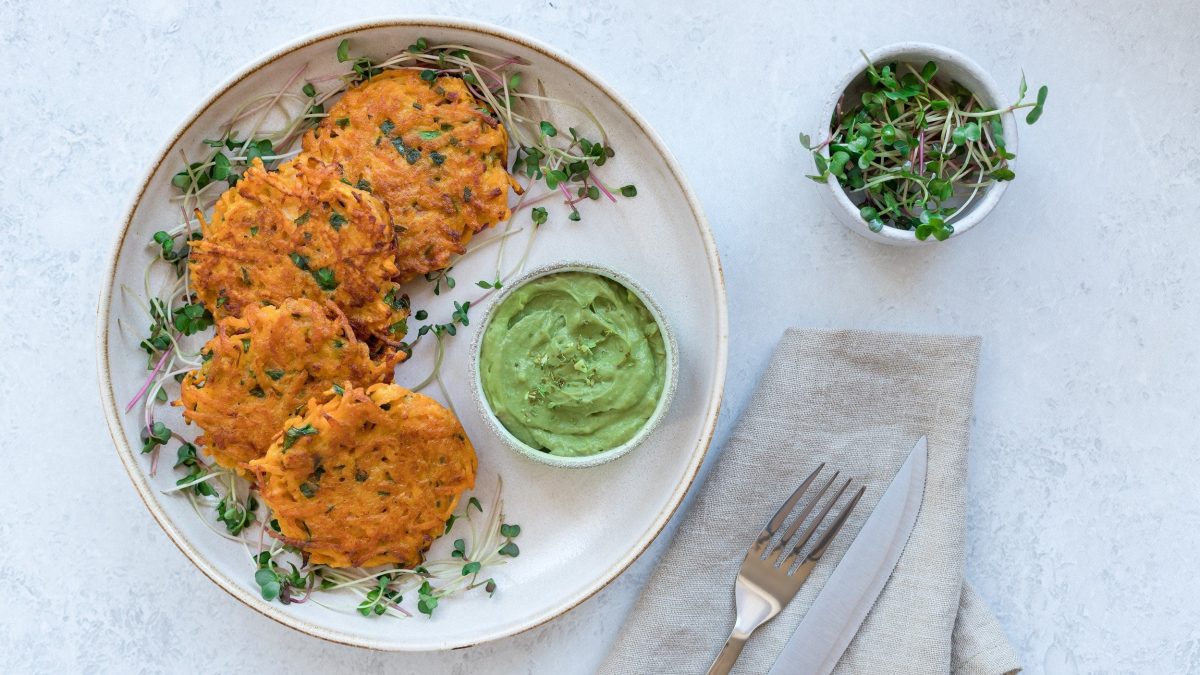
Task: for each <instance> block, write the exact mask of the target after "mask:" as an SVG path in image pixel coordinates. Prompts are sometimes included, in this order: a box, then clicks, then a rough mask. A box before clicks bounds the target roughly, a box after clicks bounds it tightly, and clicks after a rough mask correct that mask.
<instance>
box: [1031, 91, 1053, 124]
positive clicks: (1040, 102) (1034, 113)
mask: <svg viewBox="0 0 1200 675" xmlns="http://www.w3.org/2000/svg"><path fill="white" fill-rule="evenodd" d="M1049 93H1050V88H1049V87H1047V86H1046V85H1044V84H1043V85H1042V87H1041V88H1040V89H1038V95H1037V104H1036V105H1034V106H1033V110H1030V111H1029V114H1028V115H1026V116H1025V123H1026V124H1034V123H1036V122H1037V121H1038V120H1039V119H1041V118H1042V109H1043V108H1044V107H1045V105H1046V95H1047V94H1049Z"/></svg>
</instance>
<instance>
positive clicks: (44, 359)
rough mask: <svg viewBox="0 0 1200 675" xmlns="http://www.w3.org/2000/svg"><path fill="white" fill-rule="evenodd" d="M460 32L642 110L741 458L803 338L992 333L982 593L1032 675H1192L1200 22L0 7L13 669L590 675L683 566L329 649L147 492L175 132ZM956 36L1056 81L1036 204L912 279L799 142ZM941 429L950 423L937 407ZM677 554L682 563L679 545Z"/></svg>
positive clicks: (7, 573)
mask: <svg viewBox="0 0 1200 675" xmlns="http://www.w3.org/2000/svg"><path fill="white" fill-rule="evenodd" d="M430 12H433V13H441V14H447V15H456V16H463V17H471V18H477V19H481V20H486V21H491V22H494V23H497V24H500V25H503V26H507V27H510V28H514V29H517V30H520V31H524V32H526V33H528V34H530V35H532V36H535V37H537V38H540V39H542V40H544V41H546V42H549V43H551V44H554V45H556V46H558V47H560V48H561V49H563V50H565V51H567V52H568V53H570V54H571V55H573V56H575V57H576V58H577V59H579V60H580V61H582V62H583V63H585V64H587V65H588V66H589V67H591V68H593V69H594V70H595V71H596V72H597V73H599V74H600V76H601V77H603V78H604V79H606V80H607V81H608V82H610V83H611V84H613V85H614V86H615V87H616V88H617V89H618V90H619V91H621V92H622V93H623V94H624V95H625V96H627V97H628V98H629V100H631V101H632V102H633V104H634V105H635V106H636V107H638V109H639V110H641V112H642V113H643V114H644V115H645V116H646V117H647V118H648V119H649V120H650V122H651V123H652V124H653V125H654V126H655V127H656V128H657V129H658V130H659V132H660V133H661V134H662V135H663V137H664V138H665V139H666V141H667V143H668V145H669V146H670V147H671V148H673V150H674V152H675V153H676V155H677V157H678V158H679V160H680V161H681V162H682V164H683V166H684V168H685V170H686V172H687V173H688V175H689V176H690V178H691V181H692V184H693V186H694V188H695V189H696V191H697V193H698V194H699V196H700V199H701V201H702V202H703V205H704V207H705V209H706V211H707V214H708V216H709V218H710V220H711V221H712V225H713V229H714V231H715V234H716V238H717V242H718V244H719V246H720V250H721V253H722V258H723V262H724V265H725V270H726V274H727V281H728V285H729V309H730V319H731V325H732V331H731V332H732V334H731V351H730V369H729V384H728V390H727V397H726V401H727V404H726V409H725V411H724V414H723V418H722V423H721V427H720V436H719V439H718V440H720V439H723V438H724V437H725V436H726V434H727V432H728V430H729V428H730V425H731V423H732V422H733V420H734V419H735V417H736V416H737V414H738V413H739V411H740V410H741V408H742V406H743V405H744V404H745V402H746V399H747V397H748V395H749V394H750V392H751V390H752V387H753V386H754V383H755V381H756V379H757V378H758V375H759V373H760V370H761V369H762V368H763V367H765V364H766V361H767V358H768V355H769V354H770V352H771V348H772V346H773V345H774V343H775V342H776V340H777V339H778V337H779V335H780V334H781V332H782V331H783V329H784V328H785V327H787V326H792V325H796V326H807V327H857V328H880V329H898V330H916V331H930V332H937V331H942V332H961V333H978V334H981V335H983V337H984V342H983V354H982V363H981V369H980V373H979V387H978V399H977V404H976V411H977V412H976V419H975V428H974V433H973V447H972V458H971V462H972V466H971V473H970V495H971V496H970V507H969V508H970V510H969V513H968V520H969V525H970V531H969V536H968V540H969V545H968V546H969V550H968V564H967V571H968V574H969V576H970V577H971V578H972V580H973V581H974V583H975V584H976V586H977V588H978V589H979V591H980V592H981V594H982V595H983V596H984V597H985V598H987V599H988V601H989V602H990V603H991V604H992V605H993V606H994V607H995V609H996V611H997V612H998V614H999V616H1000V618H1001V620H1002V622H1003V623H1004V625H1005V626H1006V627H1007V629H1008V631H1009V633H1010V635H1011V637H1012V639H1013V641H1014V643H1015V644H1016V647H1017V649H1018V651H1019V653H1020V654H1021V656H1022V658H1023V659H1024V661H1025V663H1026V665H1027V667H1028V672H1033V673H1040V672H1048V673H1074V672H1081V673H1082V672H1101V671H1105V672H1142V673H1178V672H1191V673H1196V672H1200V575H1197V574H1196V573H1195V570H1196V561H1197V560H1198V559H1200V527H1198V524H1200V500H1198V499H1197V485H1198V484H1200V462H1198V461H1197V458H1196V456H1195V455H1196V453H1197V449H1198V448H1197V445H1198V444H1197V441H1196V439H1197V433H1196V429H1197V416H1198V415H1197V413H1198V412H1200V402H1198V401H1200V380H1198V377H1197V376H1198V375H1200V370H1198V368H1197V365H1198V364H1197V344H1198V343H1197V339H1196V332H1197V328H1198V327H1200V326H1198V323H1200V322H1198V320H1197V315H1198V310H1200V254H1198V253H1197V252H1196V250H1195V241H1196V236H1195V231H1196V227H1197V225H1196V218H1197V212H1198V207H1200V198H1198V197H1197V194H1198V193H1200V191H1198V188H1200V186H1198V185H1197V183H1198V175H1200V159H1198V158H1197V157H1198V156H1200V140H1198V139H1200V136H1198V135H1197V133H1196V129H1197V128H1198V124H1197V123H1198V122H1200V89H1198V88H1197V87H1196V86H1195V85H1194V83H1193V78H1194V72H1195V69H1196V62H1197V58H1196V57H1197V55H1198V51H1197V50H1198V48H1197V46H1196V34H1197V30H1198V29H1200V5H1197V4H1195V3H1194V2H1190V1H1189V0H1174V1H1163V2H1142V3H1132V2H1131V3H1119V2H1113V1H1111V0H1096V1H1090V0H1076V1H1061V0H1043V1H1042V2H1038V3H1033V2H1018V1H1014V0H1001V1H991V2H959V3H943V2H939V3H916V2H903V1H897V2H882V1H881V0H859V1H858V2H853V3H845V2H823V3H798V2H761V3H744V2H743V3H721V2H709V1H698V2H689V3H686V4H685V3H677V4H672V5H670V6H667V5H666V3H662V4H654V3H649V2H644V1H643V2H632V1H623V2H617V3H594V2H570V1H569V0H554V1H553V2H532V1H526V0H512V1H510V2H507V3H483V2H476V3H469V2H458V1H451V2H443V3H436V4H435V3H430V2H421V3H401V2H379V1H375V0H360V1H359V2H355V3H321V2H313V1H305V2H265V3H240V2H228V1H226V2H221V1H217V2H147V3H131V2H127V1H124V0H115V1H112V2H89V3H82V2H79V3H74V4H71V5H69V4H67V3H40V2H39V3H34V2H15V3H14V2H10V1H4V2H0V65H2V68H3V71H2V72H0V100H2V101H4V111H3V114H2V117H0V119H2V120H3V121H0V166H2V168H0V298H2V299H3V310H0V345H3V349H2V351H0V429H2V432H3V433H2V434H0V438H2V439H3V440H0V447H2V452H0V470H2V472H3V475H4V478H5V480H4V482H3V487H0V542H3V543H2V544H0V571H2V573H3V584H2V585H0V670H3V671H5V672H25V671H47V672H75V671H86V672H139V671H145V672H163V671H180V670H184V669H197V670H198V669H203V670H205V671H209V672H232V671H241V672H250V671H255V672H355V673H365V672H374V671H387V672H425V673H521V672H536V673H584V672H589V671H590V670H591V669H592V668H593V667H594V665H595V664H596V663H598V661H599V659H600V657H601V655H602V654H603V653H604V652H605V651H606V650H607V649H608V646H609V643H610V641H611V640H612V639H613V636H614V635H615V633H616V630H617V628H618V626H619V625H620V624H621V622H622V620H623V617H624V615H625V613H626V611H627V609H628V608H629V607H630V605H631V603H632V601H633V599H634V597H635V596H636V595H637V593H638V588H639V585H640V584H641V583H642V582H643V581H644V580H645V578H646V576H647V574H648V571H649V570H650V567H651V565H653V562H654V558H655V557H656V555H657V553H658V551H660V550H661V546H656V547H655V549H653V551H652V553H651V554H650V555H648V556H646V557H644V558H643V559H642V560H641V561H640V562H639V563H637V564H636V565H635V566H634V567H633V568H632V569H631V570H630V571H629V572H627V573H626V574H625V575H623V576H622V577H621V578H620V579H619V580H618V581H617V582H616V583H614V584H613V585H612V586H611V587H610V588H608V589H607V590H606V591H604V592H602V593H601V594H600V595H598V596H597V597H595V598H594V599H592V600H590V601H588V602H587V603H585V604H584V605H583V606H581V607H579V608H577V609H576V610H574V611H572V612H571V613H570V614H568V615H567V616H565V617H563V618H561V619H560V620H557V621H555V622H553V623H551V624H550V625H548V626H545V627H543V628H540V629H537V630H534V631H531V632H529V633H527V634H524V635H521V636H518V637H515V638H512V639H509V640H506V641H503V642H500V643H495V644H489V645H485V646H482V647H478V648H474V649H468V650H463V651H459V652H454V653H449V654H420V655H395V654H381V653H371V652H366V651H360V650H357V649H353V648H349V647H341V646H337V645H332V644H325V643H323V642H320V641H318V640H315V639H312V638H308V637H305V636H303V635H301V634H299V633H296V632H293V631H291V630H289V629H287V628H284V627H282V626H279V625H277V624H275V623H273V622H271V621H269V620H267V619H265V618H263V617H261V616H259V615H258V614H256V613H255V612H253V611H251V610H249V609H246V608H245V607H243V606H241V605H240V604H238V603H237V602H236V601H234V600H233V599H231V598H230V597H229V596H227V595H226V594H225V593H224V592H223V591H221V590H219V589H218V588H217V587H216V586H214V585H213V584H211V583H210V582H209V581H207V580H206V579H205V578H204V577H203V576H202V575H201V574H199V573H198V572H197V571H196V569H195V568H194V567H193V566H192V564H191V563H190V562H188V561H187V560H186V559H185V558H184V557H183V556H182V555H181V554H180V553H179V552H178V551H177V550H176V549H175V547H174V546H173V545H172V544H171V543H170V542H169V540H168V539H167V538H166V536H164V535H163V533H162V532H161V531H160V530H159V528H158V526H157V525H156V524H154V522H153V521H152V519H151V518H150V516H149V514H148V513H147V512H146V510H145V508H144V507H143V506H142V504H141V503H140V501H139V500H138V498H137V496H136V495H135V494H134V491H133V490H132V489H131V488H130V486H129V484H128V481H127V479H126V477H125V475H124V470H123V469H122V468H121V466H120V464H119V462H118V460H117V459H116V456H115V454H114V453H113V451H112V448H111V447H110V444H109V439H108V435H107V432H106V430H105V427H104V422H103V418H102V415H101V412H100V407H99V404H98V400H97V389H96V384H95V375H94V373H95V363H94V358H93V351H94V348H93V344H92V333H93V316H94V313H93V312H94V307H95V302H96V295H97V292H98V288H99V284H100V279H101V271H102V269H103V267H104V265H105V259H106V257H107V255H108V252H109V249H110V245H111V242H112V240H113V237H114V234H115V227H116V225H117V221H118V218H119V216H120V214H121V212H122V210H123V208H124V206H125V204H126V203H127V200H128V199H129V197H130V191H131V190H132V189H133V188H134V187H135V184H136V182H137V181H138V180H139V179H140V177H141V175H142V173H143V171H144V170H145V167H146V166H147V164H148V162H149V161H150V160H151V158H152V156H153V153H155V152H156V151H157V150H158V148H159V147H160V145H161V144H162V143H163V141H164V140H165V139H166V138H167V136H168V134H169V133H170V132H171V130H173V129H174V127H175V126H176V125H177V124H178V123H179V122H180V121H181V120H182V119H183V117H184V116H185V115H186V114H187V113H188V112H189V111H190V110H191V109H192V108H193V106H195V105H196V103H197V102H198V101H199V100H200V98H201V97H202V96H204V95H205V94H206V93H207V92H208V91H209V90H210V89H211V88H212V87H214V86H215V85H216V84H217V83H218V82H220V81H221V80H222V79H223V78H224V77H226V76H227V75H228V74H230V73H231V72H233V71H234V70H235V69H237V68H238V67H240V66H241V65H243V64H245V63H246V62H248V61H249V60H251V59H253V58H254V57H256V56H257V55H258V54H260V53H261V52H263V51H264V50H267V49H271V48H274V47H276V46H277V45H280V44H282V43H284V42H286V41H288V40H290V39H292V38H293V37H295V36H298V35H300V34H303V33H306V32H308V31H311V30H316V29H319V28H323V27H327V26H331V25H335V24H339V23H343V22H346V21H349V20H354V19H359V18H367V17H377V16H383V15H396V14H403V13H409V14H413V13H430ZM903 39H924V40H930V41H938V42H943V43H945V44H947V45H949V46H951V47H955V48H958V49H960V50H962V51H964V52H966V53H967V54H968V55H970V56H972V57H974V58H975V59H976V60H978V61H979V62H980V63H982V64H983V65H984V66H985V67H987V68H989V69H990V70H991V72H992V74H993V75H994V77H995V78H996V79H997V80H998V81H1000V82H1001V83H1008V84H1010V85H1011V89H1012V90H1013V91H1014V93H1015V90H1016V85H1017V81H1018V79H1019V77H1020V70H1021V69H1022V68H1024V69H1025V71H1026V72H1027V73H1028V75H1029V78H1030V81H1031V82H1032V83H1037V84H1040V83H1042V82H1045V83H1048V84H1050V86H1051V96H1050V102H1049V105H1048V108H1047V112H1046V115H1045V117H1044V118H1043V120H1042V122H1040V123H1039V124H1038V125H1037V126H1036V127H1033V128H1022V130H1021V136H1022V138H1021V156H1020V164H1019V167H1018V173H1019V174H1020V175H1019V178H1018V180H1017V181H1016V183H1015V184H1014V185H1013V186H1012V187H1011V189H1010V190H1009V192H1008V195H1007V196H1006V197H1005V199H1004V201H1003V203H1002V204H1001V205H1000V206H999V208H998V209H997V210H996V211H995V213H994V214H993V215H992V217H991V219H990V220H989V221H988V222H986V223H984V224H983V225H981V226H980V227H979V228H977V230H976V231H975V232H973V233H971V234H970V235H969V236H967V237H964V238H963V239H962V240H960V241H954V242H951V243H950V244H948V245H944V246H937V247H932V248H929V249H924V250H915V251H914V250H898V249H890V248H884V247H880V246H877V245H874V244H870V243H868V242H866V241H865V240H862V239H860V238H858V237H857V236H855V235H853V234H851V233H850V232H848V231H846V230H844V229H843V228H842V227H841V226H840V225H837V224H836V223H835V221H834V220H833V218H832V217H831V216H830V215H829V214H827V213H826V212H825V211H824V209H823V208H822V206H821V205H820V203H819V202H818V198H817V195H816V193H815V191H814V186H813V185H810V184H809V183H808V182H807V181H805V180H804V179H802V178H801V177H800V173H801V167H802V163H801V162H800V150H799V148H798V146H797V143H796V135H797V133H798V132H800V131H801V130H804V129H809V130H811V127H812V126H813V120H812V117H813V116H814V115H815V114H816V110H817V107H818V106H819V104H820V102H821V100H823V99H824V97H825V96H826V95H827V93H828V92H827V88H828V86H829V83H830V81H831V79H832V78H834V77H835V76H836V75H837V74H838V73H840V72H841V71H842V69H843V68H844V67H845V64H846V63H847V61H848V60H851V59H854V58H856V56H855V54H856V50H857V49H858V48H859V47H864V48H871V47H874V46H877V45H880V44H883V43H886V42H891V41H896V40H903ZM931 404H932V402H931ZM660 544H661V542H660Z"/></svg>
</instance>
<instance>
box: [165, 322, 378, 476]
mask: <svg viewBox="0 0 1200 675" xmlns="http://www.w3.org/2000/svg"><path fill="white" fill-rule="evenodd" d="M330 304H331V305H332V303H330ZM201 354H202V355H203V358H204V359H205V361H204V363H203V365H201V367H200V369H199V370H193V371H191V372H190V373H188V374H187V375H186V376H185V377H184V379H183V386H182V389H181V396H180V401H179V402H178V403H177V405H180V406H181V407H182V408H183V416H184V418H185V419H186V420H187V421H188V422H193V423H195V424H197V425H198V426H199V427H200V428H201V429H202V430H203V432H204V433H203V434H202V435H201V436H200V437H199V438H198V439H196V440H197V443H198V444H200V445H202V446H204V449H205V450H206V451H207V452H208V454H210V455H212V457H213V458H214V459H216V461H217V463H218V464H220V465H221V466H225V467H229V468H232V469H237V470H239V471H240V472H241V473H243V475H249V472H248V471H247V470H246V468H245V463H246V462H249V461H250V460H252V459H255V458H257V457H262V456H263V454H265V453H266V451H267V448H268V447H270V445H271V441H272V440H273V439H274V438H275V436H277V435H278V434H279V431H280V430H281V429H282V428H283V423H284V421H285V420H287V419H288V418H289V417H291V416H292V415H295V414H296V411H297V409H298V408H300V407H302V406H303V405H304V404H305V403H307V402H308V400H309V399H310V398H311V397H313V396H316V395H318V394H320V393H322V392H324V391H326V390H328V389H329V387H330V385H332V384H334V383H345V382H350V383H353V384H354V385H358V386H369V385H371V384H374V383H376V382H383V381H388V380H391V376H392V364H390V363H388V362H383V361H373V360H371V357H370V355H369V354H368V352H367V346H366V345H365V344H363V343H361V342H358V341H357V340H355V338H354V332H353V331H352V330H350V326H349V324H348V323H347V321H346V319H345V317H344V316H342V315H341V314H340V313H339V312H338V311H337V309H336V307H333V306H329V307H326V306H322V305H320V304H318V303H316V302H314V301H312V300H304V299H295V300H286V301H284V302H283V304H282V305H280V306H279V307H273V306H260V305H248V306H247V307H246V309H245V311H244V312H243V314H242V317H240V318H238V317H228V318H225V319H222V320H221V321H220V322H218V324H217V333H216V335H215V336H213V338H212V339H211V340H209V341H208V343H207V344H205V345H204V348H203V349H202V350H201Z"/></svg>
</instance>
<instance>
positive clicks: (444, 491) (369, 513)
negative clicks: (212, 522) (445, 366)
mask: <svg viewBox="0 0 1200 675" xmlns="http://www.w3.org/2000/svg"><path fill="white" fill-rule="evenodd" d="M284 429H285V431H284V433H283V434H282V435H280V436H279V437H277V438H276V440H275V442H274V443H273V444H272V445H271V448H270V450H268V451H267V454H266V456H265V457H263V458H261V459H257V460H254V461H253V462H251V463H250V468H251V469H253V470H254V472H255V474H256V475H257V477H258V485H259V491H260V494H261V496H262V499H263V501H264V502H265V503H266V504H267V506H269V507H270V508H271V511H272V512H273V513H274V516H275V519H276V520H277V521H278V522H279V529H280V530H281V531H282V536H280V537H279V538H280V539H282V540H283V541H285V542H287V543H289V544H292V545H294V546H297V547H298V548H300V549H302V550H304V551H305V552H306V553H307V554H308V555H309V556H310V559H311V560H312V562H314V563H324V564H327V565H330V566H332V567H347V566H368V565H382V564H391V563H395V564H399V565H404V566H406V567H413V566H415V565H417V564H419V563H420V562H421V558H422V554H423V553H424V551H425V550H426V549H428V548H429V545H430V544H432V543H433V540H434V539H435V538H437V537H438V536H441V534H442V533H443V532H444V531H445V527H446V519H447V518H449V517H450V514H451V513H452V512H453V511H454V507H455V505H457V504H458V500H459V498H460V497H461V496H462V493H463V492H464V491H466V490H469V489H470V488H472V487H474V485H475V468H476V460H475V449H474V448H473V447H472V446H471V441H470V440H468V439H467V435H466V432H464V431H463V428H462V425H461V424H459V422H458V419H457V418H455V416H454V414H453V413H452V412H450V411H449V410H447V409H446V408H444V407H442V406H441V405H440V404H439V403H438V402H437V401H434V400H433V399H431V398H429V397H427V396H422V395H421V394H416V393H413V392H411V391H409V390H407V389H405V388H403V387H400V386H398V385H394V384H377V385H374V386H372V387H369V388H367V389H366V390H365V391H364V390H363V389H351V388H346V390H345V392H344V393H343V394H341V395H338V394H336V393H331V394H330V395H329V396H328V397H326V398H325V399H323V400H321V399H315V400H313V401H311V402H310V403H309V405H308V408H307V410H306V412H305V413H304V414H303V415H300V416H297V417H293V418H292V419H290V420H288V421H287V423H286V424H285V425H284Z"/></svg>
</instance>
